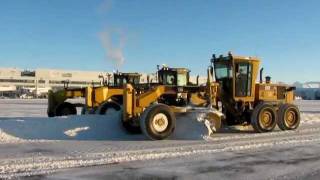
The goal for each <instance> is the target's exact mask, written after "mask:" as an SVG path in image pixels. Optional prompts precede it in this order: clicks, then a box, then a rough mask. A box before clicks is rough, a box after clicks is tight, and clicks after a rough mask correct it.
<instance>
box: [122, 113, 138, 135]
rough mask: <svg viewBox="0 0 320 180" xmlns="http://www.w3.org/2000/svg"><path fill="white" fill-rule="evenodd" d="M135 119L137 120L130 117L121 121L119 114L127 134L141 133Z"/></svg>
mask: <svg viewBox="0 0 320 180" xmlns="http://www.w3.org/2000/svg"><path fill="white" fill-rule="evenodd" d="M135 121H138V120H134V119H132V120H129V121H126V122H125V121H123V118H122V116H121V122H122V126H123V127H124V129H125V130H126V131H127V132H128V133H129V134H141V133H142V132H141V128H140V125H139V124H137V123H136V122H135Z"/></svg>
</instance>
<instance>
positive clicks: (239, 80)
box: [234, 62, 252, 98]
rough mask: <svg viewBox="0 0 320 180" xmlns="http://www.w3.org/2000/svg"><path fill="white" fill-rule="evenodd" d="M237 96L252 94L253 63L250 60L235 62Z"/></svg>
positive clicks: (249, 95)
mask: <svg viewBox="0 0 320 180" xmlns="http://www.w3.org/2000/svg"><path fill="white" fill-rule="evenodd" d="M234 73H235V74H234V80H235V83H234V85H235V97H239V98H242V97H251V95H252V92H251V90H252V88H251V82H252V64H251V63H249V62H237V63H235V72H234Z"/></svg>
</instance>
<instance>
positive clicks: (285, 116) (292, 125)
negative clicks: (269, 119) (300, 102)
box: [277, 104, 301, 131]
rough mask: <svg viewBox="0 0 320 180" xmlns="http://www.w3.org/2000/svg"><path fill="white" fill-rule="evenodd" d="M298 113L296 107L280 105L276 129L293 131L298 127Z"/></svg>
mask: <svg viewBox="0 0 320 180" xmlns="http://www.w3.org/2000/svg"><path fill="white" fill-rule="evenodd" d="M300 119H301V117H300V111H299V108H298V107H297V106H296V105H293V104H282V105H280V107H279V111H278V121H277V124H278V127H279V128H280V129H281V130H284V131H285V130H295V129H297V128H298V127H299V125H300Z"/></svg>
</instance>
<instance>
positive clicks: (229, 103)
mask: <svg viewBox="0 0 320 180" xmlns="http://www.w3.org/2000/svg"><path fill="white" fill-rule="evenodd" d="M259 65H260V60H259V59H258V58H254V57H243V56H234V55H232V54H231V53H229V54H228V55H227V56H223V55H221V56H219V57H216V56H215V55H213V56H212V58H211V61H210V66H209V68H208V69H207V83H206V84H204V85H199V83H196V84H193V83H191V82H190V80H189V79H190V75H189V73H190V71H189V70H188V69H185V68H169V67H163V68H162V69H159V70H158V72H157V74H158V77H157V79H158V82H156V83H148V84H145V85H142V84H133V83H124V84H123V86H122V87H118V89H117V90H119V91H117V93H119V94H120V97H121V101H118V102H117V103H118V104H121V105H122V108H121V107H120V106H117V107H118V109H119V110H120V109H122V119H121V120H122V123H123V125H124V127H125V128H126V129H127V130H128V131H129V132H131V133H140V132H143V133H144V134H145V135H146V136H147V137H149V138H150V139H152V140H162V139H166V138H167V137H169V136H170V135H171V134H172V133H173V131H174V129H175V125H176V124H175V121H176V118H175V114H176V113H186V112H189V111H190V110H191V109H192V108H191V109H190V108H187V107H190V106H191V107H195V108H197V107H198V108H199V107H200V108H202V109H207V111H206V112H207V113H206V115H205V116H204V118H206V119H207V120H208V121H209V122H211V123H212V124H214V128H215V129H219V128H220V127H221V126H222V125H228V126H230V125H243V124H250V125H252V127H253V129H254V130H255V131H256V132H258V133H264V132H270V131H273V130H274V128H275V127H276V126H278V127H279V128H280V129H281V130H294V129H297V128H298V127H299V124H300V111H299V109H298V107H297V106H296V105H294V104H293V102H294V99H295V95H294V90H295V87H291V86H287V85H283V84H273V83H271V78H270V77H269V76H267V77H266V78H265V80H263V68H262V69H261V70H260V81H259V82H256V79H257V77H258V74H259ZM213 79H215V81H213ZM110 92H111V91H110ZM73 93H74V94H73V95H71V97H72V96H76V94H77V95H79V96H82V95H84V94H85V96H86V100H87V99H89V100H87V102H86V104H87V106H94V105H93V104H90V99H91V97H90V96H89V97H87V96H88V93H87V92H85V93H84V94H83V91H81V92H77V93H76V92H73ZM108 93H109V92H108ZM108 93H106V92H105V91H101V92H99V91H97V93H96V94H95V95H96V96H103V95H102V94H104V96H103V97H106V96H105V94H108ZM67 94H68V93H65V96H66V95H67ZM89 94H90V93H89ZM51 97H54V96H51ZM66 97H67V96H66ZM107 97H108V96H107ZM52 99H58V98H56V97H55V98H52ZM102 99H104V100H105V99H106V98H102ZM49 102H50V98H49ZM51 102H54V101H53V100H51ZM101 103H103V102H98V103H97V104H96V105H97V106H99V105H100V106H101ZM49 106H50V105H49ZM109 106H111V105H109ZM72 112H73V111H72ZM68 113H70V112H68Z"/></svg>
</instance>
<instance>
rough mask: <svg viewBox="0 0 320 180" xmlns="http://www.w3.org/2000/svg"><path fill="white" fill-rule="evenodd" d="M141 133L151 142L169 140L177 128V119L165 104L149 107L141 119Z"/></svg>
mask: <svg viewBox="0 0 320 180" xmlns="http://www.w3.org/2000/svg"><path fill="white" fill-rule="evenodd" d="M140 127H141V131H142V132H143V133H144V134H145V135H146V136H147V137H148V138H150V139H151V140H163V139H166V138H168V137H169V136H170V135H171V134H172V133H173V131H174V129H175V127H176V118H175V115H174V113H173V112H172V111H171V109H170V107H169V106H167V105H165V104H154V105H151V106H149V107H148V108H147V109H146V110H145V111H144V112H143V113H142V116H141V117H140Z"/></svg>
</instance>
